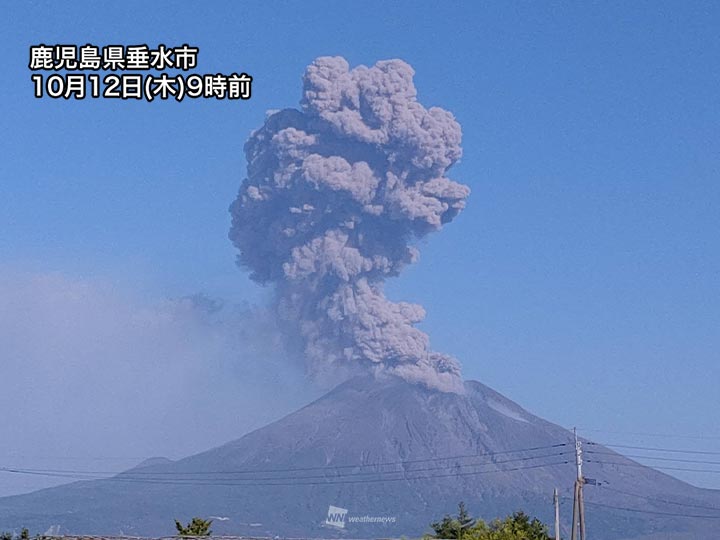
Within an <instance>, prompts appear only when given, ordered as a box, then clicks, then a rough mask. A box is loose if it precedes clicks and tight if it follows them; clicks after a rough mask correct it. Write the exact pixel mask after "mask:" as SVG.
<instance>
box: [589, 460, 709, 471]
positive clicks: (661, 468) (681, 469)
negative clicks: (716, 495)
mask: <svg viewBox="0 0 720 540" xmlns="http://www.w3.org/2000/svg"><path fill="white" fill-rule="evenodd" d="M586 461H587V462H588V463H600V464H603V465H619V466H621V467H643V468H646V469H647V468H648V467H649V465H642V464H640V463H618V462H616V461H601V460H598V459H588V460H586ZM652 468H653V469H659V470H661V471H684V472H697V473H714V474H720V470H714V469H685V468H682V467H654V466H653V467H652Z"/></svg>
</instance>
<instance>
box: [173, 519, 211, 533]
mask: <svg viewBox="0 0 720 540" xmlns="http://www.w3.org/2000/svg"><path fill="white" fill-rule="evenodd" d="M211 525H212V520H211V519H202V518H198V517H195V518H192V521H191V522H190V523H188V524H187V526H185V525H183V524H182V523H180V522H179V521H178V520H177V519H176V520H175V528H176V529H177V532H178V536H210V535H211V534H212V531H211V530H210V526H211Z"/></svg>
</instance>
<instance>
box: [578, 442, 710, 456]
mask: <svg viewBox="0 0 720 540" xmlns="http://www.w3.org/2000/svg"><path fill="white" fill-rule="evenodd" d="M587 444H588V445H592V446H608V447H610V448H629V449H631V450H649V451H654V452H671V453H677V454H701V455H707V456H720V452H710V451H705V450H678V449H674V448H658V447H653V446H631V445H626V444H604V443H603V444H601V443H596V442H588V443H587Z"/></svg>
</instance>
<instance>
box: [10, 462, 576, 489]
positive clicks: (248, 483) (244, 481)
mask: <svg viewBox="0 0 720 540" xmlns="http://www.w3.org/2000/svg"><path fill="white" fill-rule="evenodd" d="M567 463H569V461H567V460H565V461H556V462H551V463H537V464H533V465H523V466H518V467H512V468H507V469H497V470H489V471H467V472H455V473H449V474H436V475H427V476H414V477H409V476H407V474H406V473H404V472H402V471H396V472H389V473H375V474H376V475H380V476H382V475H384V474H402V475H403V476H400V477H397V478H372V479H363V480H342V479H340V480H339V481H338V480H336V479H333V478H329V480H331V481H328V482H275V481H273V482H254V481H253V480H254V479H250V478H248V479H242V480H240V482H237V481H236V482H217V481H209V482H205V481H198V480H189V481H188V480H185V479H178V480H157V479H150V478H126V477H123V476H115V477H112V478H93V477H89V476H85V477H82V476H78V475H69V474H62V475H61V474H55V473H33V472H27V471H23V470H22V469H0V470H4V471H5V472H10V473H17V474H29V475H37V476H53V477H58V476H59V477H62V478H74V479H76V480H104V481H123V482H137V483H146V484H168V485H181V486H227V487H232V486H238V487H242V486H245V487H256V486H316V485H324V486H326V485H335V484H364V483H372V482H397V481H411V480H427V479H432V478H450V477H458V476H474V475H481V474H493V473H505V472H514V471H522V470H528V469H538V468H542V467H554V466H559V465H565V464H567ZM485 465H493V463H487V464H485ZM410 472H413V471H410ZM273 480H302V478H275V479H273Z"/></svg>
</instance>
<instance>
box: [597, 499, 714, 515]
mask: <svg viewBox="0 0 720 540" xmlns="http://www.w3.org/2000/svg"><path fill="white" fill-rule="evenodd" d="M586 504H590V505H592V506H601V507H603V508H612V509H613V510H624V511H626V512H637V513H640V514H652V515H654V516H667V517H682V518H691V519H720V515H718V516H708V515H693V514H679V513H678V514H675V513H672V512H659V511H654V510H642V509H640V508H627V507H624V506H613V505H610V504H604V503H598V502H590V501H587V503H586Z"/></svg>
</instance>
